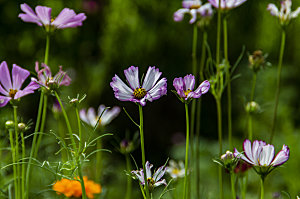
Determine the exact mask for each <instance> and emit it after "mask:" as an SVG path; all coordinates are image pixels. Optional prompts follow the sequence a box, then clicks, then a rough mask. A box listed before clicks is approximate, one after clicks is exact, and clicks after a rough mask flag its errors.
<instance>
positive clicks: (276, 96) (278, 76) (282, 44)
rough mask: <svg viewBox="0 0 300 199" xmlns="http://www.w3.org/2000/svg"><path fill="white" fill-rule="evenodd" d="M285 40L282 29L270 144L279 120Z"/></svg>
mask: <svg viewBox="0 0 300 199" xmlns="http://www.w3.org/2000/svg"><path fill="white" fill-rule="evenodd" d="M285 40H286V33H285V30H284V29H282V33H281V45H280V52H279V61H278V70H277V87H276V95H275V106H274V115H273V123H272V128H271V136H270V143H271V142H272V140H273V137H274V133H275V126H276V120H277V108H278V102H279V94H280V82H281V70H282V60H283V54H284V48H285Z"/></svg>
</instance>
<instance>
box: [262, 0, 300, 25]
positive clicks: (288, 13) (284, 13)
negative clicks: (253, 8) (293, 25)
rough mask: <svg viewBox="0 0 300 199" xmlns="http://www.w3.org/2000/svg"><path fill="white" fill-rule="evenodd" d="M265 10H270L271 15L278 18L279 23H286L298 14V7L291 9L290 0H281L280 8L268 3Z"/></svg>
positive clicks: (299, 12) (299, 10) (299, 8)
mask: <svg viewBox="0 0 300 199" xmlns="http://www.w3.org/2000/svg"><path fill="white" fill-rule="evenodd" d="M267 10H269V11H270V13H271V15H273V16H276V17H278V18H279V21H280V24H281V25H288V24H289V22H290V20H292V19H294V18H296V17H298V15H299V14H300V7H298V8H297V9H296V10H295V11H292V0H283V1H281V7H280V10H279V9H278V8H277V7H276V5H275V4H273V3H270V4H269V5H268V8H267Z"/></svg>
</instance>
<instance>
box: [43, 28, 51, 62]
mask: <svg viewBox="0 0 300 199" xmlns="http://www.w3.org/2000/svg"><path fill="white" fill-rule="evenodd" d="M49 48H50V33H47V36H46V48H45V59H44V64H46V65H48V57H49Z"/></svg>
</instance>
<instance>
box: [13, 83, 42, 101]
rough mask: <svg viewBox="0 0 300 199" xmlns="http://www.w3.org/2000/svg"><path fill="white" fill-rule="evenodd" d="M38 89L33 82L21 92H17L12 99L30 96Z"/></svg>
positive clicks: (37, 85) (36, 84)
mask: <svg viewBox="0 0 300 199" xmlns="http://www.w3.org/2000/svg"><path fill="white" fill-rule="evenodd" d="M39 87H40V85H39V84H38V83H36V82H34V81H31V82H30V83H29V84H28V86H26V87H25V88H24V89H23V90H19V91H18V92H17V93H16V95H15V97H14V99H18V98H20V97H23V96H25V95H28V94H31V93H34V91H35V90H36V89H38V88H39Z"/></svg>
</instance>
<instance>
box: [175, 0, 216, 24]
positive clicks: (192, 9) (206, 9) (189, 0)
mask: <svg viewBox="0 0 300 199" xmlns="http://www.w3.org/2000/svg"><path fill="white" fill-rule="evenodd" d="M182 7H183V8H180V9H179V10H177V11H176V12H175V13H174V21H182V20H183V17H184V15H185V14H190V15H191V17H192V18H191V19H190V22H189V23H190V24H193V23H195V22H196V21H197V16H198V15H199V16H201V18H204V19H206V18H211V16H212V15H213V10H212V8H211V4H209V3H206V4H204V5H202V3H201V1H200V0H184V1H182Z"/></svg>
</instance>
